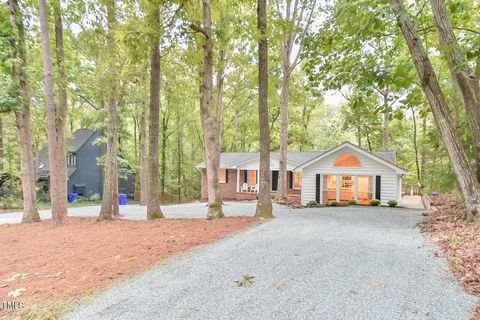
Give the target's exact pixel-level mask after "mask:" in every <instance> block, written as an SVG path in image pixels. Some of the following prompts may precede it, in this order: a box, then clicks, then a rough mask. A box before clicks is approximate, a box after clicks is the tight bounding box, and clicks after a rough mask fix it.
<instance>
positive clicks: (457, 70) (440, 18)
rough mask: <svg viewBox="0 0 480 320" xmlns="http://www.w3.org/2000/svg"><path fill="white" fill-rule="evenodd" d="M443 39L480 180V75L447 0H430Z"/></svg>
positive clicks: (442, 48) (438, 31)
mask: <svg viewBox="0 0 480 320" xmlns="http://www.w3.org/2000/svg"><path fill="white" fill-rule="evenodd" d="M430 3H431V5H432V11H433V18H434V21H435V26H436V29H437V34H438V39H439V42H440V46H439V49H440V51H441V52H442V53H443V55H444V56H445V58H446V60H447V64H448V67H449V69H450V73H451V74H452V77H453V79H454V81H455V82H456V83H457V85H458V87H459V89H460V92H461V93H462V97H463V102H464V105H465V110H466V111H467V119H468V123H469V126H470V130H471V131H472V137H473V152H474V155H475V165H476V174H477V180H478V181H480V82H479V80H480V78H479V76H478V75H476V73H475V70H471V69H470V68H469V66H468V64H467V63H466V59H465V57H464V55H463V53H462V51H461V49H460V46H459V45H458V42H457V39H456V37H455V33H454V32H453V26H452V22H451V20H450V16H449V15H448V11H447V8H446V6H445V0H430Z"/></svg>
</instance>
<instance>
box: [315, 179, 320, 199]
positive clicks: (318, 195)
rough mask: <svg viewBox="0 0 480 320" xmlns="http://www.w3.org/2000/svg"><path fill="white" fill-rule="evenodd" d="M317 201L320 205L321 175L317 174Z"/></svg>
mask: <svg viewBox="0 0 480 320" xmlns="http://www.w3.org/2000/svg"><path fill="white" fill-rule="evenodd" d="M315 201H317V203H320V175H319V174H317V175H316V177H315Z"/></svg>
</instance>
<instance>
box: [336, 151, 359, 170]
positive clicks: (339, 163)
mask: <svg viewBox="0 0 480 320" xmlns="http://www.w3.org/2000/svg"><path fill="white" fill-rule="evenodd" d="M334 166H335V167H350V168H360V166H361V164H360V160H359V159H358V158H357V157H356V156H355V155H353V154H351V153H344V154H342V155H340V156H339V157H338V158H337V159H336V160H335V164H334Z"/></svg>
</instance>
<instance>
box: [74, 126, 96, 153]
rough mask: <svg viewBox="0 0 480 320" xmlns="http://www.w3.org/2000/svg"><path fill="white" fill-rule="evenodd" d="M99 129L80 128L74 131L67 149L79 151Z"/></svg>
mask: <svg viewBox="0 0 480 320" xmlns="http://www.w3.org/2000/svg"><path fill="white" fill-rule="evenodd" d="M95 132H97V131H95V130H92V129H78V130H77V131H75V132H74V133H73V138H72V139H70V140H68V141H67V151H71V152H77V151H78V150H79V149H80V148H81V147H83V145H84V144H85V143H86V142H87V141H88V139H90V137H91V136H92V135H93V134H94V133H95Z"/></svg>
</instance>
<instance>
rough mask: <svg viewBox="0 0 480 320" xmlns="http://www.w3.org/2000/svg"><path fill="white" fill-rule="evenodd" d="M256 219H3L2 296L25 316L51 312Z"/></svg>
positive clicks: (0, 251)
mask: <svg viewBox="0 0 480 320" xmlns="http://www.w3.org/2000/svg"><path fill="white" fill-rule="evenodd" d="M256 222H257V220H256V219H255V218H251V217H239V218H224V219H219V220H214V221H207V220H203V219H163V220H157V221H129V220H117V221H113V222H102V223H97V222H96V221H95V219H94V218H68V219H67V221H66V223H65V225H64V226H62V227H58V228H52V227H51V221H43V222H40V223H37V224H29V225H20V224H19V225H0V304H1V303H2V302H3V303H5V302H17V303H18V302H20V303H22V304H21V305H22V307H23V308H22V309H21V311H20V314H23V315H24V316H26V315H27V314H28V316H29V318H30V319H38V318H43V317H46V316H47V315H53V317H52V318H56V313H58V312H61V311H59V310H61V309H65V308H66V307H67V306H68V303H69V302H71V301H72V298H75V297H79V296H81V295H82V294H85V293H91V292H94V291H95V290H97V289H99V288H104V287H106V286H107V285H109V284H111V283H113V282H114V281H115V280H117V279H118V278H122V277H125V276H128V275H132V274H136V273H138V272H141V271H144V270H146V269H148V268H149V267H151V266H152V265H154V264H156V263H157V262H159V261H161V260H162V259H164V258H166V257H169V256H171V255H173V254H175V253H177V252H181V251H184V250H187V249H189V248H191V247H194V246H197V245H201V244H206V243H209V242H213V241H215V240H217V239H219V238H221V237H223V236H225V235H227V234H229V233H232V232H234V231H237V230H240V229H242V228H245V227H248V226H251V225H253V224H255V223H256ZM59 304H63V305H62V306H61V307H59ZM2 309H3V310H2ZM6 309H7V306H6V305H3V307H2V305H0V318H3V317H4V316H6V317H8V318H14V317H15V316H18V314H19V313H17V312H12V311H6ZM67 309H68V308H67Z"/></svg>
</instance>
